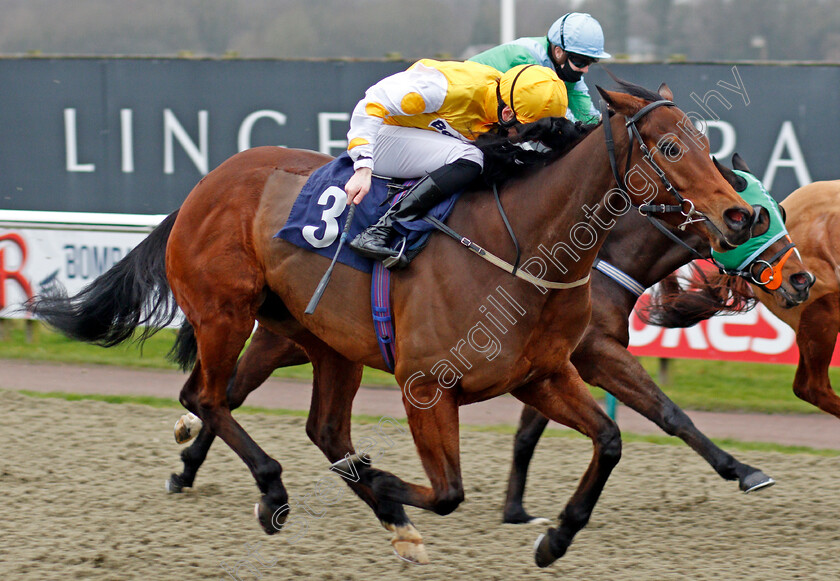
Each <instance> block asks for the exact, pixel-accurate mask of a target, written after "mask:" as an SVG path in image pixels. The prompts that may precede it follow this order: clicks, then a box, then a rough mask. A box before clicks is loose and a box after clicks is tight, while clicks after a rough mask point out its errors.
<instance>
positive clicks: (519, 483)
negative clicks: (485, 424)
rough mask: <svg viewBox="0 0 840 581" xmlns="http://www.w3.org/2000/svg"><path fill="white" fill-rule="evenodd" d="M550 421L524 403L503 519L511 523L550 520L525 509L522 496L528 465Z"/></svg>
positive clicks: (545, 521)
mask: <svg viewBox="0 0 840 581" xmlns="http://www.w3.org/2000/svg"><path fill="white" fill-rule="evenodd" d="M547 425H548V418H547V417H545V416H544V415H542V414H541V413H540V412H538V411H537V410H535V409H534V408H532V407H531V406H529V405H526V406H523V407H522V415H521V416H520V418H519V429H517V430H516V437H515V438H514V440H513V464H512V465H511V467H510V475H509V476H508V487H507V494H506V495H505V506H504V512H503V518H502V522H505V523H510V524H519V523H533V524H548V523H549V521H548V520H547V519H544V518H535V517H532V516H531V515H530V514H528V513H527V512H526V511H525V507H524V506H522V499H523V497H524V496H525V480H526V479H527V477H528V466H529V465H530V463H531V458H532V457H533V455H534V448H536V447H537V442H538V441H539V439H540V436H542V433H543V431H544V430H545V427H546V426H547Z"/></svg>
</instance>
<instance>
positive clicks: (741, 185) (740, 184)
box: [712, 156, 747, 192]
mask: <svg viewBox="0 0 840 581" xmlns="http://www.w3.org/2000/svg"><path fill="white" fill-rule="evenodd" d="M712 161H713V162H715V167H716V168H717V169H718V171H719V172H720V175H722V176H723V178H724V179H725V180H726V181H727V182H729V185H730V186H732V189H734V190H735V191H736V192H743V191H744V190H746V189H747V180H745V179H744V178H742V177H741V176H739V175H738V174H736V173H735V172H734V171H732V170H731V169H729V168H728V167H726V166H725V165H723V164H722V163H720V162H719V161H718V160H717V158H716V157H714V156H712Z"/></svg>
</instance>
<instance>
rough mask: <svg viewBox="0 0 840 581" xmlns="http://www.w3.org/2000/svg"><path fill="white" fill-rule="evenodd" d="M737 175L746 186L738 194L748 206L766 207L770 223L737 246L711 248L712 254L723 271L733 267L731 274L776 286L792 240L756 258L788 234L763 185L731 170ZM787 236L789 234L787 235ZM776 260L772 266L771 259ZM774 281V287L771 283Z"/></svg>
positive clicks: (753, 178) (747, 174)
mask: <svg viewBox="0 0 840 581" xmlns="http://www.w3.org/2000/svg"><path fill="white" fill-rule="evenodd" d="M733 171H734V172H735V173H736V174H737V175H738V176H740V177H742V178H744V179H745V180H746V181H747V187H746V188H745V189H744V191H742V192H738V193H739V194H740V195H741V197H742V198H743V199H744V201H746V202H747V203H748V204H750V205H751V206H762V207H764V208H766V209H767V211H768V213H769V214H770V226H769V227H768V229H767V231H766V232H765V233H763V234H761V235H758V236H754V237H752V238H750V239H749V240H747V241H746V242H745V243H743V244H741V245H740V246H738V247H737V248H734V249H732V250H729V251H727V252H717V251H715V250H712V258H713V259H714V260H715V262H716V263H717V264H718V266H720V267H722V268H723V269H725V270H726V271H734V272H732V274H741V275H742V276H743V275H747V278H750V279H751V280H753V281H754V282H756V283H758V284H763V285H765V286H766V287H767V288H769V289H772V288H778V286H779V284H781V280H782V277H781V270H782V266H783V265H784V263H785V261H786V260H787V258H788V256H790V253H791V252H793V243H792V242H791V244H790V245H789V247H786V248H785V249H784V252H783V253H782V255H781V256H775V257H773V258H771V259H770V260H768V261H765V260H759V259H758V257H759V255H760V254H761V253H762V252H764V251H765V250H766V249H767V248H769V247H770V245H771V244H773V243H774V242H776V241H777V240H779V239H780V238H783V237H785V236H788V231H787V228H785V221H784V218H783V217H782V211H781V209H780V207H779V204H778V203H777V202H776V200H774V199H773V198H772V197H771V196H770V194H769V193H767V190H766V189H764V184H762V183H761V181H760V180H759V179H758V178H756V177H755V176H754V175H752V174H751V173H747V172H743V171H739V170H733ZM788 240H790V238H788ZM777 258H778V259H779V260H778V263H777V265H776V266H775V267H774V265H773V264H772V262H774V261H775V260H776V259H777ZM757 265H764V268H763V269H762V270H761V272H760V273H758V274H757V275H756V274H755V273H754V272H753V267H754V266H757ZM774 283H775V287H774V286H773V285H774Z"/></svg>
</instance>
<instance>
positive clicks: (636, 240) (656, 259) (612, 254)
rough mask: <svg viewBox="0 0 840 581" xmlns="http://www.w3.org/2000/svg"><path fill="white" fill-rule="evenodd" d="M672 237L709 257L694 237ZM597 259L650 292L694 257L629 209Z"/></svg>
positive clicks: (682, 235) (678, 233) (703, 246)
mask: <svg viewBox="0 0 840 581" xmlns="http://www.w3.org/2000/svg"><path fill="white" fill-rule="evenodd" d="M674 233H675V234H676V235H677V236H679V237H680V239H682V240H683V241H684V242H685V243H686V244H688V245H689V246H690V247H692V248H694V249H695V250H697V251H698V252H700V253H701V254H703V255H706V254H708V247H707V246H706V245H705V244H703V243H702V242H701V240H700V238H699V237H698V236H697V235H693V234H691V235H685V234H681V233H680V232H676V231H675V232H674ZM598 258H600V259H602V260H605V261H607V262H609V263H610V264H612V265H613V266H615V267H616V268H618V269H619V270H621V271H622V272H624V273H625V274H627V275H629V276H631V277H633V278H634V279H635V280H636V281H637V282H639V283H641V284H642V285H643V286H644V287H646V288H649V287H651V286H653V285H654V284H656V283H657V282H659V281H660V280H662V279H663V278H665V277H666V276H668V275H669V274H671V273H672V272H674V271H675V270H676V269H678V268H679V267H681V266H683V265H685V264H688V263H689V262H691V261H692V260H693V259H694V258H696V255H695V254H694V253H693V252H691V250H689V249H688V248H686V247H685V246H682V245H681V244H677V243H675V242H673V241H671V240H670V239H669V238H666V237H665V236H664V235H663V234H662V233H661V232H659V231H658V230H657V229H656V228H654V227H653V225H651V224H649V223H648V220H647V219H646V218H643V217H642V216H641V215H640V214H639V213H638V212H636V211H635V209H631V210H630V212H628V214H627V215H626V216H624V217H622V218H620V219H619V220H617V223H616V225H615V226H614V227H613V229H612V231H611V232H610V235H609V237H608V238H607V240H606V242H605V243H604V245H603V247H602V248H601V251H600V252H599V253H598Z"/></svg>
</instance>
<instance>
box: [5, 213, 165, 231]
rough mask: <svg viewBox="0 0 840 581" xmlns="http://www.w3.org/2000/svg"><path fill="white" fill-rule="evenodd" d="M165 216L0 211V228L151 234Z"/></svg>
mask: <svg viewBox="0 0 840 581" xmlns="http://www.w3.org/2000/svg"><path fill="white" fill-rule="evenodd" d="M164 218H166V215H165V214H105V213H97V212H41V211H35V210H0V228H32V229H38V230H87V231H91V230H93V231H97V232H151V231H152V230H154V229H155V227H156V226H157V225H158V224H160V223H161V222H162V221H163V219H164Z"/></svg>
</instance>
